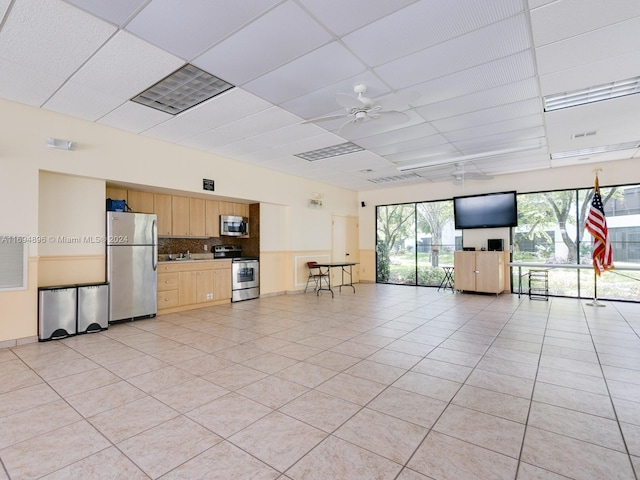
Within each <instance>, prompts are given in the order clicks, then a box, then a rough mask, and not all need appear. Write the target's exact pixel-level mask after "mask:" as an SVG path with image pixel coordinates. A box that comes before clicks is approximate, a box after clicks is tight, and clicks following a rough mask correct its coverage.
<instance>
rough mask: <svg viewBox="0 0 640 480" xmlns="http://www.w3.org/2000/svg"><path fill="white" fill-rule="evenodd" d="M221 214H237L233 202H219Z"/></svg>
mask: <svg viewBox="0 0 640 480" xmlns="http://www.w3.org/2000/svg"><path fill="white" fill-rule="evenodd" d="M219 203H220V215H235V214H236V213H235V205H234V204H233V203H232V202H219Z"/></svg>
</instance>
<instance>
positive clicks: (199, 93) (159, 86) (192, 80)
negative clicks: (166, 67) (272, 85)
mask: <svg viewBox="0 0 640 480" xmlns="http://www.w3.org/2000/svg"><path fill="white" fill-rule="evenodd" d="M233 87H234V86H233V85H231V84H230V83H227V82H225V81H224V80H221V79H219V78H218V77H215V76H213V75H211V74H210V73H207V72H205V71H204V70H200V69H199V68H198V67H194V66H193V65H190V64H186V65H185V66H183V67H182V68H180V69H179V70H176V71H175V72H173V73H172V74H171V75H169V76H168V77H165V78H163V79H162V80H160V81H159V82H158V83H156V84H155V85H153V86H152V87H149V88H148V89H146V90H145V91H144V92H142V93H140V94H139V95H136V96H135V97H133V98H132V99H131V101H132V102H136V103H140V104H142V105H146V106H147V107H151V108H155V109H156V110H160V111H162V112H166V113H170V114H171V115H177V114H178V113H181V112H184V111H185V110H188V109H189V108H191V107H195V106H196V105H198V104H199V103H202V102H204V101H205V100H209V99H210V98H213V97H215V96H216V95H220V94H221V93H222V92H226V91H227V90H229V89H231V88H233Z"/></svg>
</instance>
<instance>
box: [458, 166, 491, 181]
mask: <svg viewBox="0 0 640 480" xmlns="http://www.w3.org/2000/svg"><path fill="white" fill-rule="evenodd" d="M455 166H456V168H455V170H454V171H453V172H451V174H450V175H451V177H452V179H453V180H452V181H453V184H454V185H462V184H464V181H465V180H470V179H473V180H491V179H492V178H493V177H492V176H491V175H487V174H485V173H482V172H469V171H465V169H464V163H456V164H455Z"/></svg>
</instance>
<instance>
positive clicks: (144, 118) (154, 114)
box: [98, 102, 173, 133]
mask: <svg viewBox="0 0 640 480" xmlns="http://www.w3.org/2000/svg"><path fill="white" fill-rule="evenodd" d="M171 118H173V117H172V116H171V115H169V114H168V113H165V112H161V111H160V110H156V109H155V108H148V107H145V106H144V105H140V104H139V103H135V102H126V103H123V104H122V105H120V106H119V107H118V108H116V109H115V110H113V111H111V112H109V113H108V114H106V115H105V116H103V117H102V118H100V119H99V120H98V123H102V124H103V125H109V126H111V127H114V128H119V129H121V130H127V131H129V132H134V133H141V132H144V131H145V130H148V129H150V128H151V127H154V126H156V125H159V124H161V123H162V122H166V121H168V120H170V119H171Z"/></svg>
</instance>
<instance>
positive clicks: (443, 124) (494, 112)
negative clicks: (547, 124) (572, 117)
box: [431, 98, 544, 133]
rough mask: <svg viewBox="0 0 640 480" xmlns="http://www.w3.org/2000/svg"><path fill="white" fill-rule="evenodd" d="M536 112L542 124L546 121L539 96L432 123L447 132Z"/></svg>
mask: <svg viewBox="0 0 640 480" xmlns="http://www.w3.org/2000/svg"><path fill="white" fill-rule="evenodd" d="M536 114H538V115H539V117H538V119H539V122H540V123H539V125H542V124H543V123H544V122H543V118H542V105H541V103H540V100H539V99H538V98H533V99H530V100H524V101H521V102H515V103H510V104H508V105H500V106H498V107H493V108H487V109H484V110H478V111H475V112H470V113H465V114H463V115H457V116H455V117H449V118H443V119H442V120H435V121H432V122H431V124H432V125H433V126H434V127H435V128H436V129H437V130H438V131H440V132H442V133H446V132H452V131H454V130H462V129H465V128H469V127H473V126H475V125H482V124H488V123H492V122H500V121H504V120H511V119H514V118H519V117H525V116H530V115H536Z"/></svg>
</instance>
